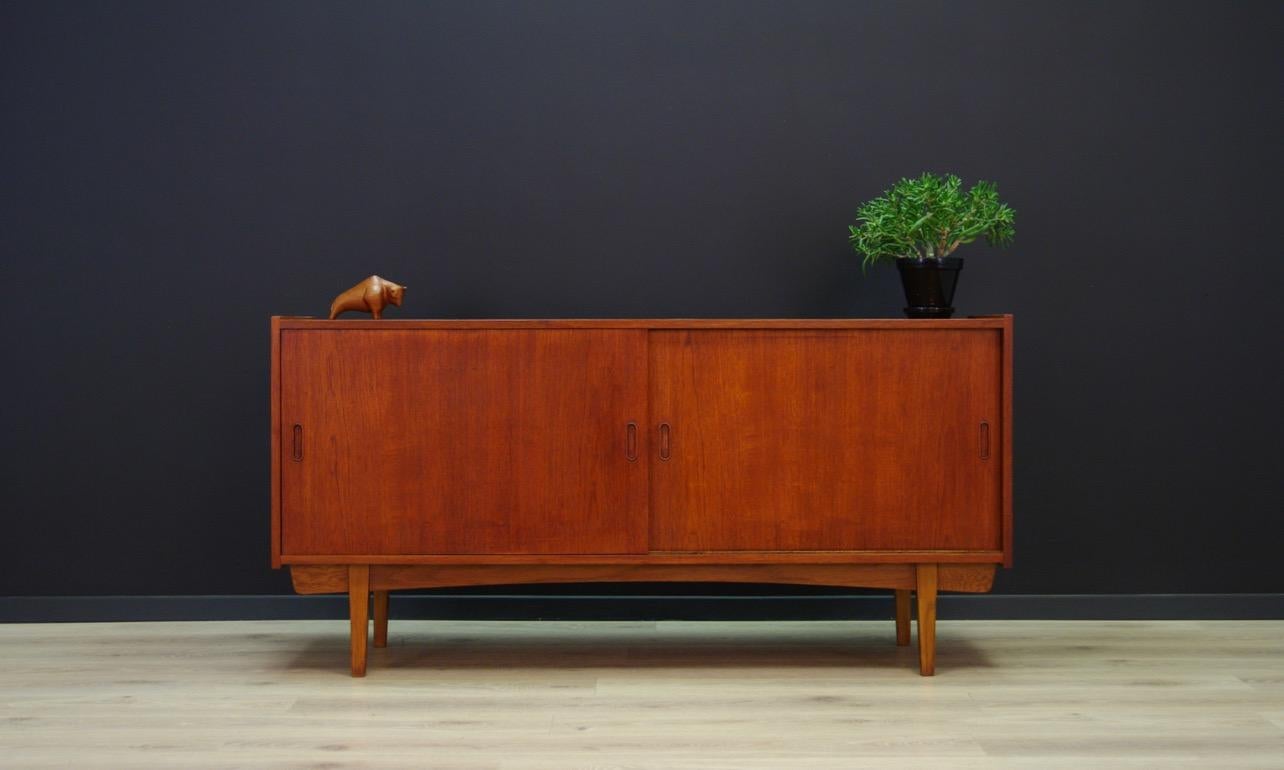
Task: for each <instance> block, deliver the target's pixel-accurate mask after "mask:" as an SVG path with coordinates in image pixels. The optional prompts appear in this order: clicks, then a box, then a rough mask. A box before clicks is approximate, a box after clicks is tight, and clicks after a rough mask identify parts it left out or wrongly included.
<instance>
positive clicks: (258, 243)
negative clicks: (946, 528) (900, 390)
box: [0, 0, 1284, 595]
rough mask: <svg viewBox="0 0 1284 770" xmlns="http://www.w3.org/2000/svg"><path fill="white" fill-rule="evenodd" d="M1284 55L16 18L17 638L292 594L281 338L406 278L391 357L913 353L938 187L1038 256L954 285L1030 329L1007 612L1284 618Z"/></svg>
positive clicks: (1070, 15) (10, 98)
mask: <svg viewBox="0 0 1284 770" xmlns="http://www.w3.org/2000/svg"><path fill="white" fill-rule="evenodd" d="M1282 25H1284V6H1282V5H1281V4H1279V3H1261V4H1255V3H1249V2H1238V3H1220V2H1206V3H1183V2H1153V3H1139V2H1095V3H1093V2H1068V1H1067V2H1040V3H1016V2H1002V3H997V2H966V3H960V2H908V1H905V0H897V1H896V2H834V3H828V2H805V1H804V2H798V1H791V2H784V1H781V2H742V1H737V2H712V1H707V2H649V1H648V2H642V1H641V0H639V1H637V2H603V1H602V0H591V1H586V2H563V1H561V0H558V1H556V2H525V1H522V2H502V3H496V2H471V1H470V2H449V3H447V2H381V3H364V2H355V1H354V2H345V3H336V2H311V1H303V0H299V1H298V2H218V3H172V2H155V3H144V2H129V3H97V2H85V3H67V2H44V1H41V2H35V1H33V2H4V3H3V4H0V105H2V107H3V120H2V121H0V195H2V196H3V198H2V199H0V259H2V263H0V269H2V270H3V274H2V275H0V278H2V281H0V285H2V286H3V287H4V290H3V300H2V301H0V323H2V325H3V326H2V328H3V350H2V351H0V352H2V354H3V361H4V362H5V367H4V369H5V371H4V374H3V375H2V376H0V388H3V391H2V393H0V404H2V405H3V410H2V413H0V451H2V453H3V456H2V461H3V464H2V467H0V474H2V481H3V494H2V496H0V507H2V510H3V512H2V514H0V516H2V526H0V531H2V533H3V536H2V537H0V594H3V595H57V594H79V595H86V594H89V595H92V594H241V593H245V594H251V593H267V594H275V593H283V592H286V591H287V590H288V581H287V579H286V577H285V575H284V574H282V573H278V572H273V571H271V570H270V569H269V568H268V551H267V526H268V523H267V512H268V456H267V438H268V425H267V409H268V393H267V377H268V374H267V356H268V335H267V318H268V316H269V315H270V314H273V313H282V314H320V313H324V312H325V310H326V308H327V307H328V303H329V301H330V299H331V297H332V296H333V295H334V294H335V293H337V292H338V291H340V290H342V289H344V288H347V287H348V286H349V285H351V284H352V283H354V282H356V281H357V280H358V279H360V278H362V277H364V276H365V275H367V274H369V273H372V272H378V273H380V274H382V275H384V276H387V277H390V278H393V279H395V280H398V281H400V282H403V283H406V284H408V285H409V286H410V287H411V288H410V291H409V293H408V300H407V303H406V306H405V307H404V308H402V309H401V311H400V312H397V311H393V312H392V313H391V315H393V316H397V317H477V316H512V317H520V316H885V315H893V316H895V315H898V314H899V312H900V306H901V304H903V303H902V301H901V299H900V297H899V291H900V289H899V285H898V283H897V279H896V277H895V275H894V271H892V270H889V269H879V270H874V271H871V272H870V274H869V275H868V276H867V277H862V275H861V271H860V269H859V265H858V260H857V258H856V257H855V256H854V255H853V254H851V253H850V251H849V250H848V246H847V243H846V239H845V235H846V226H847V224H848V223H849V222H850V221H851V220H852V216H853V212H854V211H855V208H856V206H857V204H858V203H859V202H860V201H862V200H863V199H866V198H868V197H870V196H872V195H875V194H877V193H878V192H880V191H881V190H883V189H884V188H885V187H886V186H888V185H889V184H890V183H891V182H892V181H894V180H895V179H896V178H898V177H900V176H902V175H910V174H917V173H919V172H921V171H923V170H934V171H954V172H957V173H959V174H961V175H962V176H964V177H965V178H966V179H969V180H971V179H974V178H977V177H983V178H987V179H993V180H996V181H997V182H998V183H999V186H1000V190H1001V192H1002V193H1003V195H1004V197H1005V198H1006V199H1007V200H1008V201H1009V202H1010V203H1011V204H1012V205H1013V206H1014V207H1015V208H1016V210H1017V212H1018V214H1017V239H1016V244H1015V246H1014V247H1013V248H1012V249H1010V250H1008V251H1006V252H991V251H990V250H989V249H987V248H985V247H980V246H978V247H975V248H970V249H969V250H967V251H966V252H961V254H963V255H964V256H965V257H966V258H967V267H966V269H965V271H964V273H963V277H962V281H961V285H960V292H959V298H958V305H959V307H960V311H961V312H962V313H993V312H1012V313H1015V314H1016V318H1017V340H1018V342H1017V350H1016V362H1017V363H1016V388H1017V404H1016V522H1017V524H1016V527H1017V552H1016V559H1017V566H1016V568H1015V569H1014V570H1012V571H1010V572H1007V573H1005V574H1003V575H1002V577H1001V578H1000V581H999V584H998V586H997V588H998V590H999V591H1001V592H1009V593H1062V592H1064V593H1097V592H1113V593H1155V592H1158V593H1168V592H1281V591H1284V570H1281V569H1280V568H1279V552H1280V543H1281V542H1284V516H1281V510H1282V508H1284V506H1282V505H1281V499H1282V497H1284V484H1282V482H1281V478H1282V476H1284V474H1281V467H1284V441H1282V440H1281V428H1284V419H1282V417H1284V415H1282V413H1281V393H1284V356H1281V348H1282V346H1281V334H1280V331H1279V329H1280V312H1279V311H1280V292H1281V290H1282V289H1284V268H1282V264H1284V253H1282V249H1281V238H1280V232H1281V227H1280V221H1281V214H1280V212H1281V210H1282V209H1281V203H1284V200H1282V198H1284V196H1282V195H1281V189H1282V187H1281V178H1282V177H1281V171H1284V163H1282V162H1281V161H1282V158H1281V148H1282V147H1284V143H1281V142H1280V138H1279V132H1280V126H1281V125H1284V120H1282V118H1284V114H1281V103H1282V102H1281V99H1280V94H1281V93H1284V67H1282V66H1281V60H1280V54H1279V40H1278V30H1279V29H1281V27H1282ZM573 590H585V589H573ZM591 590H593V591H594V592H598V593H600V592H601V590H602V589H591ZM614 590H619V591H631V590H640V589H634V588H629V587H621V588H618V589H614ZM700 590H701V591H702V592H709V591H714V590H717V589H712V588H709V587H705V588H702V589H700ZM727 590H735V589H727ZM740 590H743V589H740ZM782 590H783V589H782Z"/></svg>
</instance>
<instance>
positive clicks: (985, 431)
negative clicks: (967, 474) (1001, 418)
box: [981, 420, 990, 460]
mask: <svg viewBox="0 0 1284 770" xmlns="http://www.w3.org/2000/svg"><path fill="white" fill-rule="evenodd" d="M981 459H982V460H988V459H990V423H988V422H986V421H985V420H981Z"/></svg>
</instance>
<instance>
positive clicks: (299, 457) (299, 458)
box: [292, 422, 303, 463]
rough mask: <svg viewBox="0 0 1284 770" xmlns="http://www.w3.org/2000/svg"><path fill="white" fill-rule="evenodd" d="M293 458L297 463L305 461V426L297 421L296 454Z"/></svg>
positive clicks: (295, 432)
mask: <svg viewBox="0 0 1284 770" xmlns="http://www.w3.org/2000/svg"><path fill="white" fill-rule="evenodd" d="M292 459H293V460H294V461H295V462H296V463H299V462H303V426H302V425H299V424H298V423H297V422H296V423H295V424H294V455H293V458H292Z"/></svg>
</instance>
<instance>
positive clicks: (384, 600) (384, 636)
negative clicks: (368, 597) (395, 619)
mask: <svg viewBox="0 0 1284 770" xmlns="http://www.w3.org/2000/svg"><path fill="white" fill-rule="evenodd" d="M374 646H375V647H387V646H388V592H387V591H375V592H374Z"/></svg>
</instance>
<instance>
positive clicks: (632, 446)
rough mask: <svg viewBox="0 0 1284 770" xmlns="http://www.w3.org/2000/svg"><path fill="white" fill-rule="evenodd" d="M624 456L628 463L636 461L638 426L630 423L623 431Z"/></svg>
mask: <svg viewBox="0 0 1284 770" xmlns="http://www.w3.org/2000/svg"><path fill="white" fill-rule="evenodd" d="M624 456H625V457H626V458H628V460H629V462H637V459H638V424H637V423H636V422H631V423H629V424H628V426H627V427H625V429H624Z"/></svg>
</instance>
